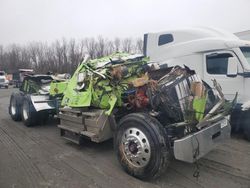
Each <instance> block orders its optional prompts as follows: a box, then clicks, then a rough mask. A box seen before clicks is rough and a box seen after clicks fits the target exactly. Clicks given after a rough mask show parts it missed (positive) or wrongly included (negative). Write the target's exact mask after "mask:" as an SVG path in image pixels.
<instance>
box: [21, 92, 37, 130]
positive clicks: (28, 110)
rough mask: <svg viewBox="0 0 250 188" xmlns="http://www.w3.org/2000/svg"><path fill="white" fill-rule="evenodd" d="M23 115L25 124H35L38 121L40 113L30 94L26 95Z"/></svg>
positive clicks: (28, 125)
mask: <svg viewBox="0 0 250 188" xmlns="http://www.w3.org/2000/svg"><path fill="white" fill-rule="evenodd" d="M21 116H22V120H23V123H24V125H26V126H27V127H31V126H34V125H35V124H37V122H38V113H37V112H36V110H35V108H34V106H33V104H32V102H31V99H30V97H29V96H26V97H24V100H23V105H22V112H21Z"/></svg>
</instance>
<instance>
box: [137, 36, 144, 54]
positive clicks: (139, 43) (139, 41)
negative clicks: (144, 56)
mask: <svg viewBox="0 0 250 188" xmlns="http://www.w3.org/2000/svg"><path fill="white" fill-rule="evenodd" d="M135 49H136V50H135V51H136V53H143V40H142V39H141V38H137V39H136V45H135Z"/></svg>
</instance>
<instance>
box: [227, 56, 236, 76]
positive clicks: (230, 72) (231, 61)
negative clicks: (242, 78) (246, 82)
mask: <svg viewBox="0 0 250 188" xmlns="http://www.w3.org/2000/svg"><path fill="white" fill-rule="evenodd" d="M237 64H238V59H237V58H236V57H229V58H228V64H227V76H228V77H235V76H237V73H238V70H237Z"/></svg>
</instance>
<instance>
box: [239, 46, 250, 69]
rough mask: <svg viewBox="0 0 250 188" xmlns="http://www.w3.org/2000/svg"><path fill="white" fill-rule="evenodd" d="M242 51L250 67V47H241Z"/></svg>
mask: <svg viewBox="0 0 250 188" xmlns="http://www.w3.org/2000/svg"><path fill="white" fill-rule="evenodd" d="M240 49H241V51H242V53H243V54H244V56H245V58H246V59H247V62H248V64H249V65H250V47H241V48H240Z"/></svg>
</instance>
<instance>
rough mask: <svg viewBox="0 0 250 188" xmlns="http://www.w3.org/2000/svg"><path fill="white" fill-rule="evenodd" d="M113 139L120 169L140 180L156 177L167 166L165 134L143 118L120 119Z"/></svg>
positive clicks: (167, 152) (142, 116) (135, 115)
mask: <svg viewBox="0 0 250 188" xmlns="http://www.w3.org/2000/svg"><path fill="white" fill-rule="evenodd" d="M118 127H119V128H118V130H117V132H116V135H115V150H116V154H117V157H118V160H119V162H120V164H121V166H122V167H123V169H124V170H125V171H126V172H127V173H128V174H130V175H132V176H134V177H137V178H140V179H151V178H157V177H158V176H160V175H161V174H162V173H163V172H164V171H165V169H166V168H167V166H168V164H169V162H170V152H169V147H168V145H167V143H168V142H167V141H166V140H167V134H166V133H165V130H164V128H163V126H162V125H161V124H160V123H159V122H158V121H157V120H156V119H155V118H153V117H151V116H149V115H147V114H141V113H134V114H129V115H127V116H125V117H124V118H122V119H121V121H120V123H119V126H118Z"/></svg>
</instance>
